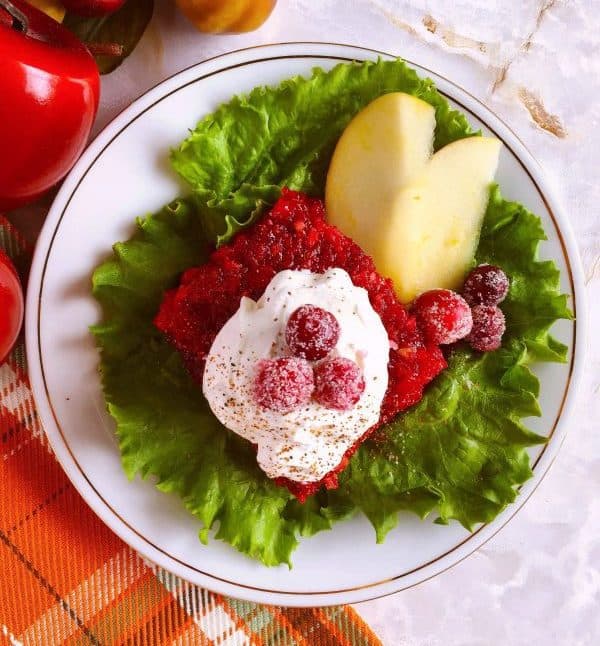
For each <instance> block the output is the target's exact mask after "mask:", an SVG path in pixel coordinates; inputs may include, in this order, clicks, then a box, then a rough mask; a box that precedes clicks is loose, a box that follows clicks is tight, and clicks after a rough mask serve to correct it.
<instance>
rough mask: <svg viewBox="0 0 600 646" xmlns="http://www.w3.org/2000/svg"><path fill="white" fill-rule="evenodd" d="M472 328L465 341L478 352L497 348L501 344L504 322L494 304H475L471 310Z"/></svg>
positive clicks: (502, 315)
mask: <svg viewBox="0 0 600 646" xmlns="http://www.w3.org/2000/svg"><path fill="white" fill-rule="evenodd" d="M472 312H473V328H472V330H471V334H469V336H468V337H467V341H468V342H469V343H470V344H471V347H472V348H473V349H475V350H479V351H480V352H490V351H492V350H497V349H498V348H499V347H500V345H501V344H502V335H503V334H504V330H505V329H506V322H505V319H504V314H503V313H502V310H501V309H500V308H499V307H498V306H496V305H476V306H475V307H474V308H473V310H472Z"/></svg>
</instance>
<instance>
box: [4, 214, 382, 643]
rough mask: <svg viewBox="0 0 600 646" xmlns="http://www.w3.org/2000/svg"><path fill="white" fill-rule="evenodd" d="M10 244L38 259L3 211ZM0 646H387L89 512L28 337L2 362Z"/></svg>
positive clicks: (341, 609) (353, 617) (347, 615)
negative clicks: (226, 583)
mask: <svg viewBox="0 0 600 646" xmlns="http://www.w3.org/2000/svg"><path fill="white" fill-rule="evenodd" d="M0 248H3V249H5V250H6V251H7V252H8V254H9V255H10V256H11V257H12V258H13V260H14V262H15V264H16V266H17V268H18V269H19V271H20V272H21V275H22V277H23V278H24V277H25V275H26V273H27V268H28V266H29V260H30V254H29V252H28V250H27V246H26V244H25V243H24V241H23V240H22V238H21V237H20V235H19V233H18V232H17V231H16V230H15V229H14V227H12V226H11V225H10V223H9V222H8V221H7V220H6V219H5V218H3V217H2V216H0ZM0 436H1V438H2V442H1V458H2V459H1V460H0V645H1V646H4V645H5V644H6V645H9V644H10V645H12V646H16V645H17V644H36V645H38V644H39V645H44V646H46V645H50V646H54V645H55V644H72V645H79V644H82V645H83V644H85V645H88V644H94V645H96V646H98V645H100V644H102V645H104V644H140V645H141V644H144V645H145V644H148V645H152V646H154V645H162V644H173V645H177V646H184V645H187V644H190V645H199V646H205V645H211V644H215V645H219V646H243V645H254V644H257V645H258V644H261V645H270V644H277V645H281V646H288V645H289V646H292V645H294V646H355V645H363V644H364V645H368V646H371V645H373V646H375V645H378V644H380V643H381V642H380V641H379V639H378V638H377V637H376V636H375V635H374V634H373V633H372V632H371V630H370V629H369V627H368V626H367V625H366V624H365V623H364V622H363V621H362V620H361V619H360V617H359V616H358V615H357V614H356V613H355V612H354V610H353V609H352V608H350V607H349V606H338V607H333V608H309V609H293V608H283V607H275V606H261V605H258V604H255V603H248V602H245V601H239V600H236V599H230V598H226V597H223V596H221V595H218V594H213V593H211V592H208V591H207V590H203V589H202V588H198V587H196V586H194V585H191V584H189V583H187V582H186V581H183V580H182V579H180V578H178V577H176V576H174V575H172V574H170V573H169V572H166V571H165V570H163V569H161V568H158V567H156V566H154V565H152V564H150V563H148V562H147V561H145V560H144V559H142V558H141V557H140V556H139V555H138V554H137V553H136V552H135V551H134V550H132V549H131V548H129V547H128V546H127V545H125V543H123V542H122V541H121V540H120V539H119V538H117V536H115V535H114V534H113V533H112V532H111V531H110V530H109V529H108V528H107V527H106V526H105V525H103V524H102V522H101V521H100V520H99V519H98V518H97V517H96V516H95V515H94V514H93V512H92V511H91V510H90V509H89V508H88V507H87V505H86V504H85V502H84V501H83V500H82V498H81V497H80V496H79V494H78V493H77V492H76V491H75V489H74V488H73V486H72V485H71V483H70V482H69V480H68V479H67V477H66V475H65V474H64V473H63V471H62V470H61V468H60V466H59V465H58V463H57V461H56V459H55V458H54V456H53V454H52V450H51V449H50V447H49V445H48V442H47V440H46V437H45V435H44V432H43V430H42V427H41V425H40V422H39V420H38V417H37V414H36V410H35V404H34V401H33V397H32V394H31V390H30V388H29V384H28V379H27V368H26V363H25V347H24V344H23V339H22V338H21V340H20V342H19V343H18V344H17V346H16V348H15V349H14V350H13V352H12V353H11V355H10V356H9V357H8V359H7V361H5V362H4V363H0Z"/></svg>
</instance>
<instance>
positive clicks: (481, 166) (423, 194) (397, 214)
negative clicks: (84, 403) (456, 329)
mask: <svg viewBox="0 0 600 646" xmlns="http://www.w3.org/2000/svg"><path fill="white" fill-rule="evenodd" d="M500 146H501V143H500V141H498V139H492V138H490V137H470V138H469V139H461V140H460V141H455V142H454V143H452V144H448V145H447V146H445V147H444V148H442V149H441V150H439V151H438V152H437V153H436V154H435V155H434V156H433V157H432V158H431V161H430V162H429V164H427V166H426V168H425V170H424V172H423V173H422V174H421V175H420V176H419V177H418V178H417V179H415V180H413V181H412V182H411V183H409V184H408V185H407V186H405V187H404V188H402V189H401V190H400V191H399V192H398V193H397V195H396V196H395V197H394V199H393V200H392V201H391V202H390V205H389V211H388V218H389V219H388V226H387V228H386V231H385V234H384V235H383V236H382V238H381V246H380V248H379V250H378V253H377V258H376V259H375V262H376V264H377V265H378V268H379V269H380V271H381V272H382V273H383V274H384V275H387V276H389V277H390V278H391V279H392V281H393V283H394V288H395V290H396V293H397V294H398V297H399V298H400V300H401V301H403V302H405V303H408V302H410V301H412V300H413V299H414V298H415V297H416V296H418V295H419V294H421V293H423V292H426V291H427V290H429V289H435V288H438V287H441V288H446V289H458V288H460V286H461V285H462V282H463V280H464V278H465V273H466V272H467V270H468V268H469V267H470V265H471V262H472V260H473V257H474V256H475V251H476V249H477V244H478V242H479V232H480V231H481V224H482V222H483V216H484V214H485V209H486V206H487V202H488V197H489V186H490V184H491V182H492V181H493V179H494V174H495V172H496V168H497V166H498V156H499V154H500Z"/></svg>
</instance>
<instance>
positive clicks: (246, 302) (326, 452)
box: [203, 268, 390, 482]
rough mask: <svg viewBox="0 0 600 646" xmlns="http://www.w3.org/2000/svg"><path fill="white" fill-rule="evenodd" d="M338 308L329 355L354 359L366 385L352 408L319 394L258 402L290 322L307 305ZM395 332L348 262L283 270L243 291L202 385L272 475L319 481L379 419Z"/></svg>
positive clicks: (226, 421)
mask: <svg viewBox="0 0 600 646" xmlns="http://www.w3.org/2000/svg"><path fill="white" fill-rule="evenodd" d="M306 304H311V305H316V306H318V307H321V308H323V309H325V310H327V311H329V312H331V313H332V314H334V315H335V317H336V318H337V320H338V323H339V325H340V337H339V340H338V342H337V345H336V346H335V348H334V349H333V350H332V352H331V355H330V356H341V357H346V358H348V359H351V360H352V361H355V362H356V363H357V364H358V365H359V366H360V368H361V370H362V372H363V376H364V380H365V391H364V393H363V395H362V397H361V398H360V400H359V401H358V403H357V404H356V405H355V406H354V407H353V408H352V409H351V410H347V411H338V410H333V409H330V408H326V407H325V406H322V405H321V404H319V403H317V402H316V401H314V400H311V401H309V402H308V403H306V404H304V405H302V406H300V407H299V408H297V409H295V410H293V411H291V412H289V413H285V414H283V413H279V412H276V411H272V410H268V409H265V408H263V407H261V406H260V405H258V404H257V403H256V402H255V400H254V397H253V393H252V385H253V381H254V377H255V374H256V368H257V364H258V362H259V361H260V360H261V359H269V358H275V357H282V356H289V355H290V350H289V348H288V347H287V345H286V342H285V328H286V325H287V321H288V318H289V317H290V315H291V314H292V313H293V312H294V310H296V309H297V308H298V307H300V306H301V305H306ZM389 350H390V345H389V340H388V335H387V332H386V330H385V328H384V326H383V323H382V322H381V319H380V318H379V315H378V314H377V312H375V310H374V309H373V308H372V307H371V304H370V302H369V296H368V293H367V292H366V290H364V289H362V288H361V287H356V286H355V285H354V284H353V283H352V280H351V279H350V276H349V275H348V274H347V273H346V272H345V271H344V270H343V269H337V268H336V269H330V270H329V271H327V272H326V273H324V274H315V273H312V272H311V271H308V270H300V271H293V270H286V271H281V272H279V273H278V274H277V275H276V276H275V277H274V278H273V279H272V280H271V282H270V283H269V285H268V287H267V289H266V290H265V293H264V294H263V295H262V297H261V298H260V299H259V300H258V301H257V302H254V301H253V300H251V299H249V298H245V297H244V298H242V300H241V302H240V308H239V310H238V311H237V312H236V313H235V314H234V315H233V316H232V317H231V318H230V319H229V321H227V323H226V324H225V325H224V326H223V328H222V329H221V331H220V332H219V334H218V335H217V337H216V338H215V340H214V342H213V344H212V347H211V349H210V352H209V355H208V357H207V360H206V367H205V370H204V377H203V391H204V395H205V397H206V399H207V400H208V403H209V405H210V407H211V409H212V411H213V413H214V414H215V415H216V417H217V418H218V419H219V421H220V422H221V423H222V424H223V425H224V426H226V427H227V428H229V429H231V430H232V431H234V432H235V433H237V434H238V435H241V436H242V437H244V438H246V439H247V440H249V441H250V442H252V443H253V444H256V445H257V447H258V453H257V460H258V464H259V466H260V468H261V469H262V470H263V471H264V472H265V473H266V474H267V475H268V476H269V477H270V478H277V477H286V478H289V479H291V480H294V481H296V482H316V481H318V480H320V479H321V478H323V477H324V476H325V475H326V474H327V473H328V472H329V471H331V470H332V469H334V468H335V467H336V466H337V465H338V464H339V463H340V461H341V460H342V457H343V455H344V453H345V452H346V450H347V449H348V448H349V447H350V446H352V445H353V444H354V443H355V442H356V441H357V440H358V439H359V438H360V437H361V435H363V433H365V431H367V430H368V429H369V428H370V427H371V426H373V425H374V424H376V423H377V421H378V420H379V414H380V409H381V403H382V401H383V397H384V395H385V391H386V389H387V384H388V369H387V365H388V360H389Z"/></svg>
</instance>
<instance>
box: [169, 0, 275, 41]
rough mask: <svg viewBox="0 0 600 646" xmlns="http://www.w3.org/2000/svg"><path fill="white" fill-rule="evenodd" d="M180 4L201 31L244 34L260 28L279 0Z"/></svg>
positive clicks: (188, 1)
mask: <svg viewBox="0 0 600 646" xmlns="http://www.w3.org/2000/svg"><path fill="white" fill-rule="evenodd" d="M176 1H177V6H178V7H179V8H180V9H181V11H182V12H183V14H184V15H185V16H186V18H187V19H188V20H190V22H192V23H193V24H194V25H195V26H196V27H197V28H198V29H199V30H200V31H203V32H207V33H214V34H221V33H225V32H228V33H240V32H245V31H252V30H254V29H257V28H258V27H260V26H261V25H262V24H263V22H264V21H265V20H266V19H267V18H268V17H269V15H270V14H271V11H273V7H274V6H275V3H276V1H277V0H176Z"/></svg>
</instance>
